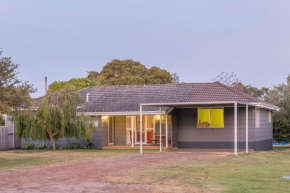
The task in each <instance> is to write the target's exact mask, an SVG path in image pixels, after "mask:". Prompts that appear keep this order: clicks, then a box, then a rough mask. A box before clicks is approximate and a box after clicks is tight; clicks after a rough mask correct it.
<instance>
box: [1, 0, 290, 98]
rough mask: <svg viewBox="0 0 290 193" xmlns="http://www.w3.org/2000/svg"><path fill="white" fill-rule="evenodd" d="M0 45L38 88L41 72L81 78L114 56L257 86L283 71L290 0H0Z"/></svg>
mask: <svg viewBox="0 0 290 193" xmlns="http://www.w3.org/2000/svg"><path fill="white" fill-rule="evenodd" d="M0 49H2V51H3V52H4V53H3V55H4V56H11V57H12V59H13V61H14V62H15V63H18V64H20V65H21V67H20V68H19V69H18V71H19V72H20V74H19V78H20V79H22V80H26V81H29V82H30V83H31V84H34V85H35V87H36V88H37V89H38V92H37V93H35V94H34V95H33V96H35V97H36V96H40V95H42V94H44V77H45V76H48V80H49V83H51V82H53V81H55V80H69V79H70V78H74V77H75V78H78V77H85V76H86V75H87V73H86V71H101V69H102V67H103V66H104V65H105V64H106V63H108V62H110V61H112V60H113V59H133V60H136V61H140V62H141V63H143V64H144V65H146V66H147V67H151V66H158V67H161V68H163V69H166V70H168V71H170V72H171V73H172V72H176V73H177V74H178V75H179V76H180V79H181V81H183V82H209V81H211V79H212V78H214V77H215V76H216V75H218V74H219V73H221V72H222V71H226V72H235V74H237V75H238V77H239V78H240V79H241V80H242V81H243V82H244V83H245V84H252V85H254V86H257V87H262V86H272V85H275V84H278V83H280V82H284V81H285V78H286V77H287V75H288V74H290V1H289V0H240V1H233V0H219V1H216V0H211V1H207V0H202V1H201V0H138V1H136V0H122V1H120V0H102V1H101V0H98V1H97V0H85V1H84V0H78V1H77V0H66V1H64V0H62V1H60V0H49V1H48V0H25V1H23V0H18V1H16V0H0Z"/></svg>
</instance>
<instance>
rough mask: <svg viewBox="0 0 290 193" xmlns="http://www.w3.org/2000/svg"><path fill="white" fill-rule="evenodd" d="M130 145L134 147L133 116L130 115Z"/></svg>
mask: <svg viewBox="0 0 290 193" xmlns="http://www.w3.org/2000/svg"><path fill="white" fill-rule="evenodd" d="M131 133H132V147H134V116H131Z"/></svg>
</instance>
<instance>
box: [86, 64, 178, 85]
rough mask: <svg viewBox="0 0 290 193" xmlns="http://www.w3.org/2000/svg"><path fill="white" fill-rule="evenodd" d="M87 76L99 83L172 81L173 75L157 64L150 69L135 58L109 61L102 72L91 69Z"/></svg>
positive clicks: (119, 83) (129, 83)
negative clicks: (134, 59)
mask: <svg viewBox="0 0 290 193" xmlns="http://www.w3.org/2000/svg"><path fill="white" fill-rule="evenodd" d="M87 78H88V79H90V80H94V81H97V82H98V83H99V85H138V84H141V85H144V84H171V83H172V77H171V75H170V73H169V72H168V71H166V70H163V69H160V68H158V67H155V66H154V67H152V68H150V69H148V68H146V66H145V65H143V64H141V63H140V62H136V61H133V60H113V61H112V62H109V63H107V64H106V65H105V66H104V67H103V69H102V71H101V72H100V73H98V72H95V71H89V72H88V77H87Z"/></svg>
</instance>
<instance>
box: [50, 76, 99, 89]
mask: <svg viewBox="0 0 290 193" xmlns="http://www.w3.org/2000/svg"><path fill="white" fill-rule="evenodd" d="M97 85H98V83H97V82H96V81H94V80H91V79H88V78H72V79H70V80H69V81H55V82H53V83H51V84H50V85H49V90H50V91H52V92H55V91H60V90H63V89H66V88H68V87H69V88H71V89H72V90H73V91H77V90H81V89H83V88H87V87H89V86H97Z"/></svg>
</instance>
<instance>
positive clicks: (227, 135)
mask: <svg viewBox="0 0 290 193" xmlns="http://www.w3.org/2000/svg"><path fill="white" fill-rule="evenodd" d="M177 113H178V146H179V147H188V146H189V144H190V143H191V144H192V145H193V147H195V145H194V144H193V143H192V142H195V144H197V146H200V145H199V143H197V142H201V143H209V144H210V143H211V144H213V145H210V146H211V147H214V146H218V145H217V143H220V142H222V143H224V142H226V143H229V144H233V142H234V108H233V107H225V108H224V128H197V108H184V109H178V110H177ZM245 115H246V108H245V107H239V108H238V142H239V143H240V144H243V143H244V142H245V139H246V118H245V117H246V116H245ZM249 142H250V143H251V142H255V128H254V116H253V108H249ZM221 146H222V145H221ZM242 146H244V145H242ZM229 148H231V147H229ZM252 148H253V146H252Z"/></svg>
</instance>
